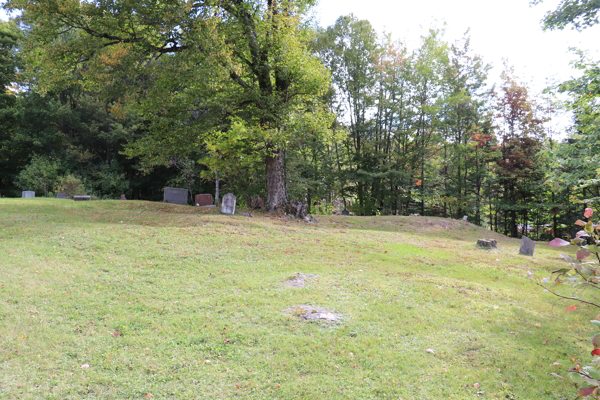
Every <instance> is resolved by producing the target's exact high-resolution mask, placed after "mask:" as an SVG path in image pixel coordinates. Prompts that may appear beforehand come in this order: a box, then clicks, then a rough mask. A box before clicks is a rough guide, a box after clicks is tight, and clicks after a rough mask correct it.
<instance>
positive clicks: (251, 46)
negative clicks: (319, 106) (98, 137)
mask: <svg viewBox="0 0 600 400" xmlns="http://www.w3.org/2000/svg"><path fill="white" fill-rule="evenodd" d="M313 3H314V0H198V1H184V0H180V1H169V2H162V1H156V2H143V1H139V0H121V1H109V0H98V1H85V2H80V1H78V0H44V1H32V0H10V1H8V2H7V7H8V8H9V9H22V10H23V11H24V15H23V21H24V22H25V23H26V24H28V25H29V26H30V30H29V32H28V34H27V41H26V46H27V52H28V54H29V57H28V61H29V65H30V66H31V69H32V70H36V71H37V72H36V76H37V80H38V81H39V82H40V83H41V84H42V85H45V86H46V87H56V86H57V85H61V84H72V83H73V82H74V81H75V80H77V81H78V82H81V83H83V84H84V85H88V87H91V88H96V89H102V90H103V92H104V93H106V95H107V96H112V97H113V98H114V100H118V101H123V102H125V103H128V101H129V103H131V104H135V106H136V109H137V110H138V111H141V112H143V114H144V116H145V117H146V119H147V120H148V121H149V122H150V124H149V127H148V129H149V134H148V135H147V137H145V138H144V139H143V140H141V141H139V142H137V143H132V144H131V146H130V155H139V156H144V157H145V158H146V160H147V163H148V165H149V166H152V165H158V164H161V163H162V164H166V163H167V162H168V159H169V157H174V156H177V157H181V158H186V157H189V156H197V155H198V154H200V153H202V151H203V147H204V142H205V139H207V138H214V137H215V133H216V132H219V131H224V130H228V129H229V128H230V127H231V125H232V124H231V121H232V120H234V119H235V120H237V121H242V122H243V124H244V125H245V126H246V128H247V129H246V130H244V132H247V135H249V136H250V138H249V139H250V140H249V141H250V142H252V149H253V151H255V152H260V154H261V156H262V157H263V160H264V163H265V168H266V173H265V175H266V186H267V197H268V199H267V207H268V209H269V210H273V209H275V208H276V207H277V206H281V205H283V204H285V203H286V202H287V191H286V185H285V152H286V146H287V142H288V139H289V138H290V136H291V135H294V134H295V132H293V131H292V130H291V129H288V126H289V124H290V120H293V119H294V118H295V117H297V116H298V115H299V114H306V113H307V112H309V110H310V107H311V105H313V104H314V103H315V102H318V98H319V96H320V95H321V94H322V93H323V91H324V90H326V89H327V88H328V73H327V71H326V70H325V69H324V68H323V67H322V66H321V64H320V63H319V62H318V60H316V59H315V58H314V57H313V56H312V55H311V54H310V53H309V51H308V50H307V48H306V45H305V44H306V43H307V41H308V34H307V30H306V29H305V27H304V25H303V20H302V18H303V15H304V13H305V12H306V11H307V10H308V9H309V8H310V7H311V6H312V5H313Z"/></svg>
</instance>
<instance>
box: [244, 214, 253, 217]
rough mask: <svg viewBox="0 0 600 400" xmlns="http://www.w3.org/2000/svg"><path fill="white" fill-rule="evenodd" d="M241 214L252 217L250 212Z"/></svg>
mask: <svg viewBox="0 0 600 400" xmlns="http://www.w3.org/2000/svg"><path fill="white" fill-rule="evenodd" d="M243 215H244V217H248V218H252V214H250V213H244V214H243Z"/></svg>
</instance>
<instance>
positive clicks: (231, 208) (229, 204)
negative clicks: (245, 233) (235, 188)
mask: <svg viewBox="0 0 600 400" xmlns="http://www.w3.org/2000/svg"><path fill="white" fill-rule="evenodd" d="M235 204H236V197H235V195H234V194H233V193H227V194H226V195H225V196H223V203H222V204H221V214H228V215H234V214H235Z"/></svg>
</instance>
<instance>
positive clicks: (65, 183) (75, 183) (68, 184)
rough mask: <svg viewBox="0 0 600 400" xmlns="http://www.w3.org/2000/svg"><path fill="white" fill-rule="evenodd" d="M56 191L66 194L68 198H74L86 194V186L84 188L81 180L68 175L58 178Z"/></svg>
mask: <svg viewBox="0 0 600 400" xmlns="http://www.w3.org/2000/svg"><path fill="white" fill-rule="evenodd" d="M54 191H55V192H56V193H66V195H67V196H68V197H73V196H77V195H83V194H85V186H83V183H82V182H81V179H79V178H77V177H76V176H74V175H72V174H68V175H65V176H61V177H59V178H58V180H57V182H56V185H55V186H54Z"/></svg>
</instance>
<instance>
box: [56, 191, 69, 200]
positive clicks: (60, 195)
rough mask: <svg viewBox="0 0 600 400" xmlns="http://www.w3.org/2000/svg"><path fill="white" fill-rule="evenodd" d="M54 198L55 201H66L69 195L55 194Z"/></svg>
mask: <svg viewBox="0 0 600 400" xmlns="http://www.w3.org/2000/svg"><path fill="white" fill-rule="evenodd" d="M56 198H57V199H68V198H69V195H68V194H66V193H62V192H61V193H56Z"/></svg>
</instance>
